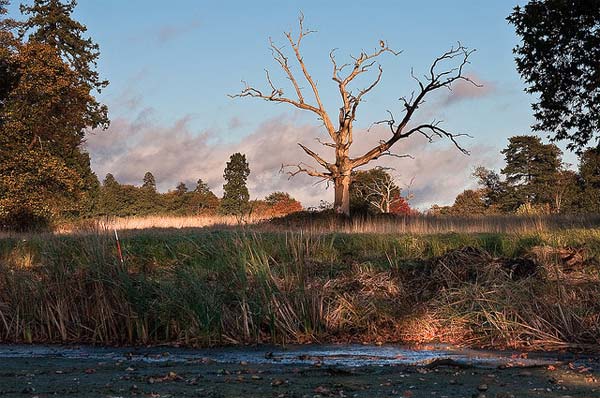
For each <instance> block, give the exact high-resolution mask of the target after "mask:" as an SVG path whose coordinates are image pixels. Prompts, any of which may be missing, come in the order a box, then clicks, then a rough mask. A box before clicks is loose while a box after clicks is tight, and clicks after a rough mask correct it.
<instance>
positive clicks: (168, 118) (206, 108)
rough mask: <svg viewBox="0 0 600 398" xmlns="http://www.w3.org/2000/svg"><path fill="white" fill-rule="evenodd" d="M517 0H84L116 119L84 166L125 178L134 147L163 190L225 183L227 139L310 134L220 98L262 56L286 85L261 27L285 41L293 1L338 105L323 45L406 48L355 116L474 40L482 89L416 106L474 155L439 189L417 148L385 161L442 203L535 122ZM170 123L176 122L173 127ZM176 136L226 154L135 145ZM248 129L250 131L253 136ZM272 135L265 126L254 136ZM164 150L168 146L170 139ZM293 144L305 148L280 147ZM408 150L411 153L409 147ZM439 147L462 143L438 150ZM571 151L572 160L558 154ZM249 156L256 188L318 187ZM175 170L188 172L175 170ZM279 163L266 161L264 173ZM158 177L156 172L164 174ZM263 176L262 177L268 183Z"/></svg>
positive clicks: (307, 117)
mask: <svg viewBox="0 0 600 398" xmlns="http://www.w3.org/2000/svg"><path fill="white" fill-rule="evenodd" d="M522 3H523V1H518V0H497V1H487V2H482V1H468V0H456V1H441V0H440V1H432V0H424V1H419V2H414V1H400V0H397V1H374V2H358V1H344V2H341V1H327V2H324V1H281V0H279V1H271V0H269V1H254V2H248V1H220V2H212V1H210V2H209V1H191V0H177V1H171V2H164V1H163V2H158V1H154V0H127V1H122V0H101V1H100V0H80V1H79V5H78V7H77V11H76V14H75V17H76V18H77V19H78V20H80V21H81V22H82V23H84V24H85V25H86V26H87V27H88V31H89V34H90V36H91V37H92V38H93V39H94V40H95V41H96V42H97V43H98V44H99V45H100V49H101V60H100V63H99V71H100V72H101V75H102V76H103V77H104V78H106V79H108V80H109V81H110V82H111V84H110V86H109V87H108V88H107V89H106V90H105V91H104V92H103V93H102V94H101V95H100V98H101V99H102V100H103V101H104V102H106V103H107V104H108V105H109V107H110V112H111V118H112V119H113V121H114V122H113V126H112V127H111V130H110V131H109V132H108V133H102V134H97V136H94V137H92V138H91V139H90V152H91V154H92V157H93V165H94V168H95V170H96V171H97V172H98V174H99V175H100V177H102V175H103V173H105V172H108V171H110V172H113V173H115V175H116V176H117V178H119V179H120V180H122V181H123V182H131V183H135V182H137V179H139V178H138V176H137V174H139V175H140V178H141V175H143V173H144V172H145V170H138V171H136V167H135V166H136V165H135V164H134V165H131V164H129V163H128V159H132V158H135V159H138V162H137V163H138V165H139V167H142V166H143V167H145V168H152V171H153V172H155V174H158V176H159V177H160V176H161V173H162V177H163V178H162V184H161V185H160V186H161V187H162V188H163V189H168V188H169V187H173V186H174V184H175V183H176V182H177V181H176V180H178V179H179V180H184V181H190V182H191V181H195V179H197V178H198V177H197V176H203V175H206V176H208V177H207V178H205V179H208V180H209V181H210V182H212V184H211V185H213V186H214V188H215V189H216V190H217V191H218V190H219V187H220V185H221V184H222V182H220V181H219V178H220V174H221V173H222V168H220V169H219V167H218V164H219V162H221V161H222V164H223V165H224V163H225V161H226V157H227V156H226V155H227V153H226V152H227V150H226V148H228V147H229V146H231V147H232V148H233V147H235V148H236V149H239V150H244V149H245V147H244V146H243V145H252V144H253V142H256V141H259V140H261V139H263V138H264V137H263V138H261V137H262V136H261V134H263V135H265V134H267V135H269V134H270V135H277V134H279V132H278V131H277V129H281V130H286V129H288V128H289V129H290V131H292V134H297V132H298V131H304V130H302V129H308V130H306V131H312V130H314V131H316V133H315V134H318V131H317V130H318V126H319V123H318V121H316V120H315V119H314V118H313V116H312V115H311V114H302V113H299V112H297V111H295V110H293V109H291V108H288V107H285V106H282V105H280V104H273V103H266V102H261V101H258V100H252V99H236V100H234V99H231V98H229V97H228V96H227V94H232V93H236V92H237V91H239V90H240V89H241V87H242V84H241V82H240V81H241V80H242V79H243V80H247V81H248V82H251V83H252V84H254V85H256V86H259V87H264V68H268V69H269V70H270V71H271V72H272V74H273V76H274V77H275V79H276V80H277V81H278V82H280V83H281V85H282V86H284V87H286V86H285V79H283V77H282V75H281V74H280V73H279V71H278V70H277V68H276V64H275V63H274V61H273V60H272V58H271V55H270V52H269V48H268V38H269V37H272V38H273V40H275V41H276V42H278V43H281V44H285V41H284V40H285V38H284V36H283V34H282V33H283V32H284V31H287V30H290V29H292V30H296V28H297V17H298V14H299V12H300V11H302V12H303V13H304V15H305V25H306V26H307V27H309V28H311V29H314V30H316V31H317V32H316V33H314V35H311V36H309V37H308V38H306V40H305V42H304V44H303V54H304V58H305V61H306V63H307V65H308V67H309V68H310V71H311V73H312V75H313V77H314V78H315V79H316V80H317V81H318V85H319V86H320V90H321V93H322V95H323V97H324V99H325V103H326V105H327V107H328V109H330V112H331V113H332V114H334V115H336V114H337V111H336V110H337V109H338V97H337V96H336V94H337V91H336V87H335V86H334V85H333V82H332V81H331V78H330V76H331V65H330V63H329V57H328V54H329V51H330V50H331V49H332V48H338V50H337V57H338V59H339V61H342V60H343V59H349V58H347V57H348V56H349V55H350V54H356V53H358V52H359V51H360V50H361V49H365V50H370V49H374V48H376V47H377V45H378V42H379V40H380V39H383V40H385V41H386V42H387V43H388V44H389V45H390V46H391V47H393V48H394V49H397V50H402V54H401V55H399V56H398V57H394V56H386V57H383V58H382V59H381V64H382V66H383V68H384V70H385V72H384V77H383V80H382V82H381V84H380V86H379V87H378V88H377V89H376V90H374V91H373V92H372V94H371V95H370V97H369V98H368V101H367V102H366V103H364V104H363V105H362V108H361V110H360V111H359V114H358V121H357V123H356V125H357V127H359V128H366V127H368V126H369V125H370V124H371V123H372V122H374V121H377V120H381V119H384V118H385V117H386V110H388V109H389V110H391V111H393V110H394V109H398V110H399V109H400V103H399V102H398V101H397V100H398V98H399V97H401V96H403V95H409V94H410V92H411V90H413V89H414V81H412V80H411V79H410V75H409V72H410V68H411V67H414V69H415V71H416V72H419V71H425V70H426V69H427V68H428V66H429V64H430V63H431V61H432V60H433V59H434V58H435V57H436V56H438V55H439V54H441V53H442V52H443V51H445V50H447V49H448V48H449V47H451V46H452V45H453V44H455V43H456V42H457V41H460V42H461V43H462V44H464V45H465V46H467V47H469V48H475V49H477V52H476V53H475V54H473V56H472V59H471V62H472V63H471V65H469V67H468V70H467V72H468V73H469V74H470V75H471V76H473V77H474V78H476V79H477V80H478V81H479V82H480V83H482V84H483V85H484V88H483V89H482V90H481V91H480V92H478V93H473V92H471V91H469V92H467V93H466V95H465V96H464V97H461V96H460V92H459V93H458V94H456V96H455V97H453V98H451V97H450V96H449V95H450V94H449V93H443V94H440V95H438V96H436V97H434V98H432V99H431V100H430V101H429V108H428V110H427V112H428V113H427V114H426V115H425V116H429V115H432V116H434V117H435V118H436V119H442V120H444V123H445V126H446V127H447V128H449V129H453V130H455V131H460V132H468V133H469V134H471V135H472V136H473V137H474V138H473V139H471V140H468V141H466V142H465V145H466V146H467V147H470V148H473V153H474V156H473V157H472V158H471V160H466V161H465V160H458V161H457V162H459V163H460V164H456V167H458V168H460V170H455V171H453V170H443V172H449V173H452V175H453V178H454V179H455V182H454V183H453V184H451V186H446V187H444V188H443V189H438V191H439V192H437V193H435V192H434V191H435V190H436V186H440V185H444V184H443V183H440V181H439V180H435V181H432V180H431V179H430V178H429V177H425V176H429V175H432V174H435V170H424V169H425V168H427V165H428V163H430V162H428V161H427V160H426V159H429V158H427V157H426V156H424V157H423V159H425V160H421V162H420V166H418V167H417V166H416V164H417V163H418V162H417V161H415V163H414V164H412V165H411V164H409V163H398V164H397V165H394V166H395V167H397V169H398V170H399V175H401V176H402V178H404V179H409V178H411V179H412V178H415V179H416V180H417V181H419V183H418V186H417V188H416V191H417V196H416V199H415V200H416V202H417V205H419V206H421V207H423V206H428V205H430V204H431V203H433V202H441V203H448V202H451V201H452V199H453V197H454V196H453V195H456V194H457V193H458V192H460V191H461V190H462V189H463V188H464V187H467V186H470V185H472V181H470V179H469V178H468V174H469V172H470V168H472V167H473V166H474V165H475V163H476V162H477V163H486V164H487V165H488V166H492V167H497V166H500V165H501V164H500V160H501V155H500V154H499V153H498V151H499V150H500V149H501V148H502V147H504V146H505V145H506V140H507V138H508V137H509V136H511V135H516V134H527V133H529V132H530V128H529V126H530V125H531V123H532V121H533V120H532V116H531V108H530V102H531V98H530V97H529V96H528V95H527V94H525V93H524V92H523V88H524V85H523V83H522V82H521V80H520V78H519V75H518V74H517V72H516V70H515V64H514V59H513V55H512V52H511V50H512V48H513V47H514V46H515V44H516V43H517V37H516V36H515V34H514V31H513V28H512V26H510V25H508V23H507V22H506V20H505V18H506V16H507V15H508V14H509V13H510V12H511V9H512V8H513V7H514V6H515V5H516V4H522ZM14 9H16V6H15V5H13V10H14ZM279 77H281V79H279ZM287 92H288V93H289V92H290V90H289V89H288V90H287ZM425 116H424V117H425ZM275 122H276V123H275ZM274 123H275V124H276V125H277V126H279V127H277V128H276V129H275V131H271V130H268V129H267V128H266V127H265V126H270V127H271V128H273V126H274ZM180 130H183V131H184V132H183V133H180ZM130 131H133V132H135V134H138V138H136V139H135V140H134V141H132V139H131V138H130V137H128V134H129V133H128V132H130ZM139 131H142V132H141V133H140V132H139ZM286 131H287V130H286ZM131 134H133V133H131ZM139 134H141V136H140V135H139ZM178 134H183V135H185V137H184V138H182V139H181V140H180V141H181V145H182V146H184V147H185V148H181V150H182V151H183V150H188V151H190V150H191V148H190V147H189V146H190V144H191V143H194V144H197V145H204V146H206V148H202V150H200V148H198V151H199V153H204V155H203V156H210V154H211V153H218V154H219V156H221V157H225V158H224V159H215V160H214V163H213V164H214V165H213V166H211V169H210V170H207V169H205V167H204V166H203V165H202V162H201V161H196V160H193V159H194V158H193V154H189V155H187V157H185V156H183V157H182V158H185V159H189V160H188V163H189V162H192V163H194V164H193V165H189V164H186V165H185V167H183V166H182V167H180V169H181V172H178V171H177V169H178V167H177V164H176V163H175V164H173V165H171V166H170V171H165V172H162V171H161V167H162V166H163V165H164V164H165V158H164V156H167V157H169V158H173V159H174V160H172V161H173V162H174V161H175V160H176V159H177V154H173V153H170V154H165V153H164V151H161V150H160V148H153V149H148V148H146V149H145V150H141V149H140V146H141V145H143V142H144V139H146V138H148V137H153V139H156V137H160V138H161V139H163V140H165V142H169V143H172V142H170V140H169V135H173V136H177V135H178ZM199 137H202V138H199ZM249 137H256V139H255V140H254V141H253V140H252V139H251V138H249ZM313 138H314V137H307V141H308V142H312V141H311V140H312V139H313ZM148 139H149V138H148ZM174 141H176V140H173V142H174ZM269 141H270V140H269V139H268V138H265V139H264V141H262V142H265V143H268V142H269ZM156 142H158V141H156ZM292 144H293V142H292ZM276 146H277V145H275V148H265V150H266V151H267V152H266V153H262V154H261V153H260V148H257V149H256V151H257V153H256V154H254V158H256V159H258V160H257V161H262V159H263V158H264V157H268V156H271V155H272V154H273V153H274V151H275V152H277V147H276ZM124 147H127V150H125V149H123V148H124ZM409 148H412V147H410V146H409ZM417 148H421V147H419V146H417ZM435 148H437V149H435ZM413 149H414V148H413ZM438 149H439V150H440V151H445V150H447V149H449V148H448V146H447V144H444V143H440V144H438V146H437V147H434V149H427V153H428V155H427V156H430V157H432V156H433V157H435V156H436V155H435V153H436V152H435V151H436V150H438ZM170 150H171V151H177V147H176V146H174V147H172V148H171V149H170ZM134 151H137V152H136V156H137V157H135V156H133V157H132V153H133V152H134ZM203 151H204V152H203ZM476 152H478V153H476ZM296 154H297V156H299V157H302V153H301V152H294V154H293V155H292V154H290V155H289V156H296ZM411 154H412V155H413V156H415V157H418V156H419V153H411ZM286 156H287V155H286ZM448 156H450V157H454V156H456V157H461V156H462V155H460V154H459V153H458V152H456V153H451V152H448ZM250 157H252V156H250ZM142 158H143V161H142V160H140V159H142ZM567 159H568V160H571V159H573V158H572V157H570V156H567ZM217 160H218V161H217ZM297 160H298V161H299V160H304V158H300V159H297ZM398 162H400V161H398ZM407 162H409V161H407ZM452 162H453V161H451V160H448V162H447V163H445V165H446V166H444V168H446V167H448V168H451V167H453V163H452ZM252 166H253V165H252V163H251V168H252ZM256 166H257V167H256V170H262V171H261V172H262V173H263V174H264V173H267V174H266V175H256V176H255V178H257V179H258V180H256V179H255V180H253V181H252V183H251V188H253V189H254V191H255V193H256V196H259V195H262V194H264V193H265V192H266V190H267V189H271V188H273V189H279V188H280V189H282V190H288V191H292V192H294V193H295V194H296V195H297V196H300V197H301V198H302V199H303V200H304V201H305V202H307V203H309V202H310V203H314V202H315V201H317V199H319V198H321V197H320V196H319V198H316V197H315V195H317V196H318V195H320V192H321V191H323V187H317V188H318V189H317V188H314V187H312V188H307V189H306V190H304V191H303V190H302V189H301V188H300V187H299V185H302V184H303V183H305V182H306V181H309V180H306V179H299V180H298V181H294V182H288V181H287V179H285V178H282V176H279V177H277V176H276V175H275V174H273V175H271V174H269V172H268V170H267V169H265V168H264V167H263V166H262V165H256ZM111 167H114V168H117V170H112V169H111ZM139 167H138V168H139ZM265 167H266V166H265ZM213 169H219V170H218V172H216V171H215V170H213ZM184 171H185V172H187V173H190V174H194V175H193V176H187V175H183V174H182V173H183V172H184ZM277 171H278V170H273V172H274V173H275V172H277ZM421 175H422V178H419V177H420V176H421ZM457 175H460V176H462V177H461V178H462V179H458V178H457V177H456V176H457ZM158 179H159V182H160V180H161V178H158ZM267 179H270V180H269V181H271V180H272V183H269V184H265V181H266V180H267ZM261 184H264V185H265V187H261ZM419 192H420V193H421V195H422V196H421V199H420V200H419V199H418V194H419ZM331 195H332V193H323V195H322V199H330V198H329V196H331Z"/></svg>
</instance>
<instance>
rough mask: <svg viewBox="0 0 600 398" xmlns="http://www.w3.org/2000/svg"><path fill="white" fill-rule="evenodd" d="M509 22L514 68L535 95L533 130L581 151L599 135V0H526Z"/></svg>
mask: <svg viewBox="0 0 600 398" xmlns="http://www.w3.org/2000/svg"><path fill="white" fill-rule="evenodd" d="M508 21H509V22H510V23H512V24H513V25H514V26H515V30H516V33H517V35H518V36H520V37H521V44H520V45H518V46H516V47H515V49H514V52H515V54H516V62H517V69H518V71H519V72H520V74H521V76H522V77H523V79H524V80H525V82H526V83H527V84H528V85H529V87H528V88H527V92H529V93H531V94H535V95H536V96H538V97H539V99H538V100H537V102H535V103H533V110H534V115H535V118H536V119H537V123H536V124H534V126H533V128H534V129H535V130H536V131H540V132H546V133H549V134H550V136H551V137H552V138H553V139H555V140H566V141H567V142H568V148H569V149H574V150H577V151H578V152H581V151H582V150H583V148H585V147H586V146H587V145H588V144H590V143H592V144H593V140H594V138H595V139H596V144H599V143H600V142H598V139H599V138H600V137H599V134H600V63H599V62H598V60H599V59H600V0H579V1H572V0H531V1H530V2H529V3H527V4H526V5H525V6H524V7H519V6H517V7H515V8H514V11H513V13H512V14H511V15H510V16H509V17H508Z"/></svg>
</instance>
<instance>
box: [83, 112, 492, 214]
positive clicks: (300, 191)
mask: <svg viewBox="0 0 600 398" xmlns="http://www.w3.org/2000/svg"><path fill="white" fill-rule="evenodd" d="M189 120H190V118H189V117H183V118H181V119H180V120H178V121H176V122H175V123H173V124H172V125H170V126H164V125H160V124H157V123H155V122H154V111H153V110H152V109H145V110H142V111H140V113H139V114H138V116H137V117H136V118H134V119H131V120H130V119H125V118H119V119H116V120H114V121H113V123H112V125H111V127H110V129H109V131H107V132H103V133H97V134H93V135H90V136H89V137H88V140H87V149H88V150H89V152H90V154H91V156H92V167H93V169H94V171H96V173H97V174H98V175H99V176H100V178H103V176H104V175H105V174H106V173H109V172H110V173H113V174H114V175H115V176H116V177H117V178H118V179H119V181H121V182H122V183H132V184H140V181H141V179H142V177H143V175H144V173H145V172H146V171H152V172H153V173H154V175H155V176H156V179H157V182H158V186H159V189H161V190H163V191H165V190H168V189H173V188H174V187H175V185H176V184H177V182H179V181H184V182H186V183H188V184H190V186H193V183H194V181H196V180H197V179H198V178H202V179H203V180H205V181H207V182H208V184H209V185H210V186H211V188H212V189H213V190H214V191H215V193H217V194H219V195H220V194H221V192H222V188H221V187H222V185H223V179H222V174H223V168H224V167H225V163H226V161H227V160H228V158H229V156H230V155H231V154H232V153H234V152H242V153H245V154H246V156H247V158H248V161H249V163H250V169H251V174H250V178H249V181H248V186H249V189H250V193H251V195H252V197H255V198H261V197H264V196H266V195H267V194H269V193H270V192H273V191H287V192H289V193H290V194H292V195H293V196H294V197H296V198H298V199H299V200H301V201H302V203H303V204H304V205H305V206H312V205H316V204H318V203H319V201H320V200H321V199H323V200H327V201H331V200H332V197H333V190H332V189H329V190H326V184H324V183H321V184H318V180H316V179H314V178H311V177H308V176H304V175H299V176H296V177H294V178H293V179H291V180H290V179H288V176H287V175H286V174H282V173H280V168H281V165H282V163H286V164H288V163H295V162H300V161H304V162H306V163H309V164H311V162H310V160H309V159H307V156H306V155H305V154H304V153H303V151H302V150H301V149H300V148H299V147H298V145H297V143H298V142H302V143H304V144H306V145H309V146H310V147H312V148H314V149H315V150H319V151H321V152H322V153H323V156H324V157H326V158H328V159H332V158H333V153H332V151H331V148H326V147H323V146H321V145H320V144H319V143H318V142H317V141H316V140H315V138H316V137H321V138H325V137H323V136H322V135H320V134H323V133H322V132H321V129H320V128H318V127H315V126H312V125H307V124H301V123H298V121H295V120H290V118H289V117H278V118H274V119H271V120H268V121H266V122H264V123H263V124H262V125H261V126H259V127H258V128H257V130H256V131H255V132H254V133H252V134H250V135H248V136H246V137H244V138H242V139H241V140H240V141H239V142H237V143H234V144H229V143H223V142H219V141H218V136H219V134H217V132H216V131H210V130H205V131H200V132H196V131H193V130H192V129H191V127H190V123H189ZM384 134H386V131H385V129H381V130H379V131H371V132H369V133H367V132H366V131H358V132H356V138H355V145H354V147H353V152H354V155H357V154H359V153H361V152H364V151H366V150H368V149H369V148H370V147H372V146H374V145H377V144H378V142H379V140H380V139H381V138H382V137H383V136H384ZM467 144H468V143H467ZM471 150H472V153H473V154H472V155H471V156H465V155H462V154H461V153H460V152H459V151H458V150H456V149H455V148H454V147H452V146H450V145H448V144H447V143H441V142H439V143H433V144H431V143H429V142H427V140H425V139H424V138H423V137H414V138H411V139H410V140H406V142H400V143H399V144H397V148H396V151H397V152H398V153H410V154H411V155H412V156H414V159H408V158H407V159H398V158H394V157H383V158H382V159H380V160H379V161H378V162H377V163H374V164H372V165H370V166H375V165H379V166H384V167H391V168H393V169H394V174H396V175H399V176H400V182H401V183H402V182H404V183H407V182H408V181H410V180H411V179H413V178H414V183H413V185H412V188H411V189H412V192H414V194H415V201H414V204H415V205H418V206H420V207H428V206H430V205H431V204H433V203H440V204H445V203H450V202H452V201H453V200H454V197H455V196H456V195H457V194H458V193H460V192H461V191H462V190H463V189H464V188H465V186H466V185H468V184H469V183H470V181H472V179H471V178H470V174H471V172H472V169H473V168H474V167H475V166H476V165H478V164H490V161H491V160H490V159H493V158H494V157H493V155H491V153H492V148H487V147H483V146H474V147H472V148H471ZM315 183H317V184H316V185H315Z"/></svg>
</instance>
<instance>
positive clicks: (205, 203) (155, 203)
mask: <svg viewBox="0 0 600 398" xmlns="http://www.w3.org/2000/svg"><path fill="white" fill-rule="evenodd" d="M249 175H250V167H249V164H248V162H247V160H246V156H245V155H244V154H241V153H234V154H233V155H231V157H230V159H229V162H227V165H226V167H225V170H224V172H223V177H224V179H225V184H224V185H223V198H218V197H217V195H215V194H214V193H213V192H212V190H211V189H210V187H209V186H208V184H206V183H205V182H204V181H203V180H202V179H198V181H197V182H196V185H195V187H193V189H190V188H188V186H187V185H186V184H185V183H183V182H180V183H179V184H177V186H176V187H175V189H173V190H170V191H168V192H165V193H161V192H158V190H157V187H156V179H155V177H154V175H153V174H152V173H151V172H149V171H148V172H146V174H145V175H144V178H143V180H142V181H141V185H140V186H135V185H130V184H120V183H119V182H118V181H117V180H116V178H115V177H114V176H113V175H112V174H107V175H106V177H105V178H104V181H103V182H102V185H101V187H100V189H99V192H98V196H97V198H96V202H95V204H94V208H93V214H92V215H93V216H119V217H126V216H147V215H153V214H160V215H178V216H191V215H214V214H223V215H234V216H237V217H240V218H243V217H245V216H248V215H252V214H254V215H258V216H263V217H264V216H267V217H269V216H270V217H273V216H281V215H285V214H288V213H292V212H297V211H300V210H302V204H301V203H300V202H299V201H298V200H296V199H294V198H293V197H291V196H290V195H289V194H288V193H286V192H273V193H271V194H269V195H267V196H266V197H265V198H264V199H263V200H259V199H255V200H250V194H249V193H248V188H247V185H246V181H247V178H248V176H249Z"/></svg>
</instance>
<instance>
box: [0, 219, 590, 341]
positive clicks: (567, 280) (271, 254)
mask: <svg viewBox="0 0 600 398" xmlns="http://www.w3.org/2000/svg"><path fill="white" fill-rule="evenodd" d="M122 245H123V249H124V259H125V261H124V263H123V264H122V263H121V262H120V261H119V259H118V257H117V253H116V249H115V242H114V238H113V235H111V234H110V233H108V231H107V232H96V233H88V234H77V235H47V236H32V237H28V238H27V239H25V240H24V239H22V238H7V239H1V240H0V341H3V342H78V343H81V342H86V343H95V344H165V343H168V344H186V345H202V346H206V345H218V344H247V343H260V342H271V343H290V342H311V341H404V342H413V341H429V340H436V339H437V340H441V341H447V342H456V343H465V344H471V345H480V346H486V345H487V346H494V347H500V346H513V347H523V346H527V345H532V346H537V347H554V348H555V347H560V346H575V345H576V346H585V345H597V344H600V330H599V326H598V325H600V318H599V314H600V304H599V302H598V300H597V297H600V296H599V295H600V285H599V283H598V266H597V264H598V262H599V261H600V232H599V231H596V230H565V231H558V232H552V233H533V234H531V233H529V234H457V233H450V234H435V235H398V234H325V233H318V234H317V233H306V232H288V233H272V232H256V231H240V230H231V231H218V230H205V231H203V232H201V233H198V232H197V231H191V230H182V231H177V232H167V231H158V232H152V231H146V232H123V233H122ZM465 247H467V248H471V249H465ZM556 248H566V249H564V250H563V251H565V252H566V253H571V252H572V251H573V250H572V248H578V251H577V250H575V252H577V253H579V255H580V257H581V258H578V260H577V261H578V263H577V265H576V266H574V268H573V270H567V268H565V267H566V266H565V264H566V263H565V261H566V260H564V259H563V258H562V257H561V255H559V254H557V253H562V252H559V251H557V250H556ZM563 257H564V256H563ZM515 259H517V260H515ZM569 261H570V260H569ZM519 264H520V265H519ZM523 264H525V265H527V264H529V265H531V264H534V266H535V269H536V272H535V273H525V274H523V272H521V271H520V270H521V268H519V267H521V266H522V265H523ZM517 269H518V272H517V271H516V270H517ZM527 269H528V268H523V270H525V271H527ZM515 275H519V277H518V278H517V277H515Z"/></svg>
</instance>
